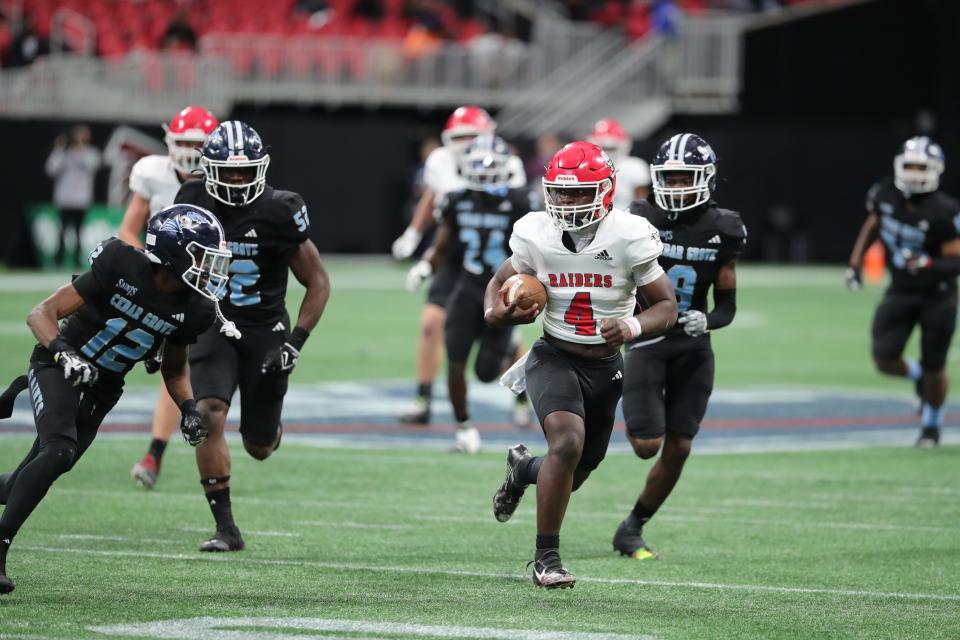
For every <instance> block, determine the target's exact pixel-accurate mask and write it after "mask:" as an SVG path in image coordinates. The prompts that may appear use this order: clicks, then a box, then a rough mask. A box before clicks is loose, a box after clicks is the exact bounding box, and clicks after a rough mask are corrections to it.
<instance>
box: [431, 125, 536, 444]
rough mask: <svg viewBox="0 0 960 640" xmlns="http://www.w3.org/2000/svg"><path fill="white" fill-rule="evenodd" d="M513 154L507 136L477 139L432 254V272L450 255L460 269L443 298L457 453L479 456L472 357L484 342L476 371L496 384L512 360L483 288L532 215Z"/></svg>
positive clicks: (506, 335)
mask: <svg viewBox="0 0 960 640" xmlns="http://www.w3.org/2000/svg"><path fill="white" fill-rule="evenodd" d="M510 158H511V154H510V149H509V147H507V143H506V142H504V141H503V140H502V139H501V138H499V137H496V136H494V135H492V134H489V133H485V134H481V135H479V136H477V138H476V139H474V141H473V142H471V143H470V146H469V147H467V150H466V151H465V152H464V154H463V156H462V157H461V159H460V175H461V176H462V177H463V179H464V182H465V184H466V185H467V188H466V189H464V190H459V191H453V192H451V193H448V194H446V196H444V198H443V200H442V201H441V203H440V226H439V228H438V230H437V235H436V238H435V239H434V243H433V246H432V248H431V250H430V251H428V252H427V254H426V256H427V258H426V259H427V260H428V261H429V264H430V267H431V270H432V271H436V270H439V269H440V268H441V265H442V264H444V262H445V261H447V260H448V257H447V256H448V255H450V254H452V255H455V256H457V257H458V259H459V261H460V268H459V269H458V271H457V280H456V283H455V285H454V287H453V292H452V293H451V294H450V297H449V298H448V300H446V301H445V307H446V308H447V309H448V311H447V314H446V316H447V319H446V324H445V326H444V335H445V336H446V348H447V386H448V389H449V394H450V402H451V404H452V405H453V414H454V417H455V418H456V420H457V432H456V440H455V445H454V450H455V451H459V452H462V453H477V452H478V451H480V434H479V432H478V431H477V429H476V428H475V427H474V426H473V425H472V423H471V422H470V413H469V410H468V408H467V380H466V368H467V358H468V356H469V355H470V350H471V349H472V348H473V344H474V343H475V342H478V341H479V343H480V344H479V349H478V352H477V357H476V361H475V372H476V374H477V378H479V379H480V381H481V382H491V381H492V380H494V379H495V378H496V377H497V376H498V375H499V374H500V372H501V370H502V369H503V368H504V364H505V363H506V362H508V361H509V360H510V358H511V356H512V355H513V353H512V351H513V349H512V348H511V347H512V345H511V337H512V334H513V332H514V329H513V328H512V327H502V328H496V329H495V328H492V327H488V326H486V325H485V324H484V322H483V309H484V307H483V297H484V290H485V289H486V286H487V283H488V282H490V278H491V277H492V276H493V273H494V271H496V269H497V268H498V267H499V266H500V265H501V263H503V261H504V259H506V257H507V256H508V255H509V244H508V243H509V240H510V234H511V230H512V229H513V224H514V222H516V221H517V220H518V219H519V218H520V217H521V216H523V215H524V214H526V213H527V211H529V210H530V196H529V194H528V193H527V191H526V190H525V189H511V188H510V186H509V185H510V168H509V163H510Z"/></svg>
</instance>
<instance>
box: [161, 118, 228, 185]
mask: <svg viewBox="0 0 960 640" xmlns="http://www.w3.org/2000/svg"><path fill="white" fill-rule="evenodd" d="M218 124H220V122H219V121H218V120H217V118H216V116H214V115H213V114H212V113H210V112H209V111H208V110H207V109H206V108H204V107H199V106H196V105H190V106H189V107H186V108H184V109H183V111H181V112H180V113H178V114H177V115H175V116H173V119H172V120H170V124H166V123H164V124H163V125H161V126H162V127H163V130H164V131H166V135H165V136H164V137H163V141H164V142H166V143H167V150H168V151H169V153H170V160H171V161H172V162H173V166H175V167H176V168H177V169H178V170H180V171H182V172H183V173H191V172H193V171H196V170H197V169H198V168H199V166H200V146H201V145H203V141H204V140H206V139H207V136H208V135H210V132H212V131H213V130H214V129H216V128H217V125H218ZM181 142H187V143H190V144H186V145H181V144H178V143H181Z"/></svg>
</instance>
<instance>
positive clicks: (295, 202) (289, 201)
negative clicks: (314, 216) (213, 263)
mask: <svg viewBox="0 0 960 640" xmlns="http://www.w3.org/2000/svg"><path fill="white" fill-rule="evenodd" d="M283 200H284V207H285V212H286V215H287V216H288V217H289V219H288V220H287V221H286V223H285V225H284V227H283V228H284V229H285V234H284V235H285V236H286V238H287V240H289V242H290V244H291V245H292V246H300V244H301V243H303V242H304V241H306V240H309V239H310V213H309V212H308V211H307V205H306V203H304V201H303V198H301V197H300V194H298V193H294V192H292V191H290V192H287V193H286V194H284V195H283Z"/></svg>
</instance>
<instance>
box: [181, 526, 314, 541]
mask: <svg viewBox="0 0 960 640" xmlns="http://www.w3.org/2000/svg"><path fill="white" fill-rule="evenodd" d="M180 531H185V532H187V533H210V528H209V527H180ZM244 531H245V532H246V533H249V534H250V535H256V536H264V537H267V538H271V537H272V538H300V537H302V535H301V534H299V533H291V532H289V531H254V530H252V529H251V530H247V529H244Z"/></svg>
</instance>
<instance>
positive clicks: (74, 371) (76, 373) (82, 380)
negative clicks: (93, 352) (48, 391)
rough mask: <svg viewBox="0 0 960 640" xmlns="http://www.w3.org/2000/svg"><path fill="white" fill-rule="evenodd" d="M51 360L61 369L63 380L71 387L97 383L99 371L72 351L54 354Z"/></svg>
mask: <svg viewBox="0 0 960 640" xmlns="http://www.w3.org/2000/svg"><path fill="white" fill-rule="evenodd" d="M53 359H54V361H55V362H56V363H57V364H58V365H60V368H61V369H63V377H64V379H65V380H67V381H68V382H69V383H70V384H72V385H73V386H75V387H76V386H77V385H81V384H93V383H94V382H96V381H97V374H98V373H99V370H98V369H97V368H96V367H95V366H93V365H92V364H90V363H89V362H87V361H86V360H84V359H83V358H81V357H80V356H78V355H77V354H76V353H74V352H73V351H60V352H58V353H56V354H54V356H53Z"/></svg>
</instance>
